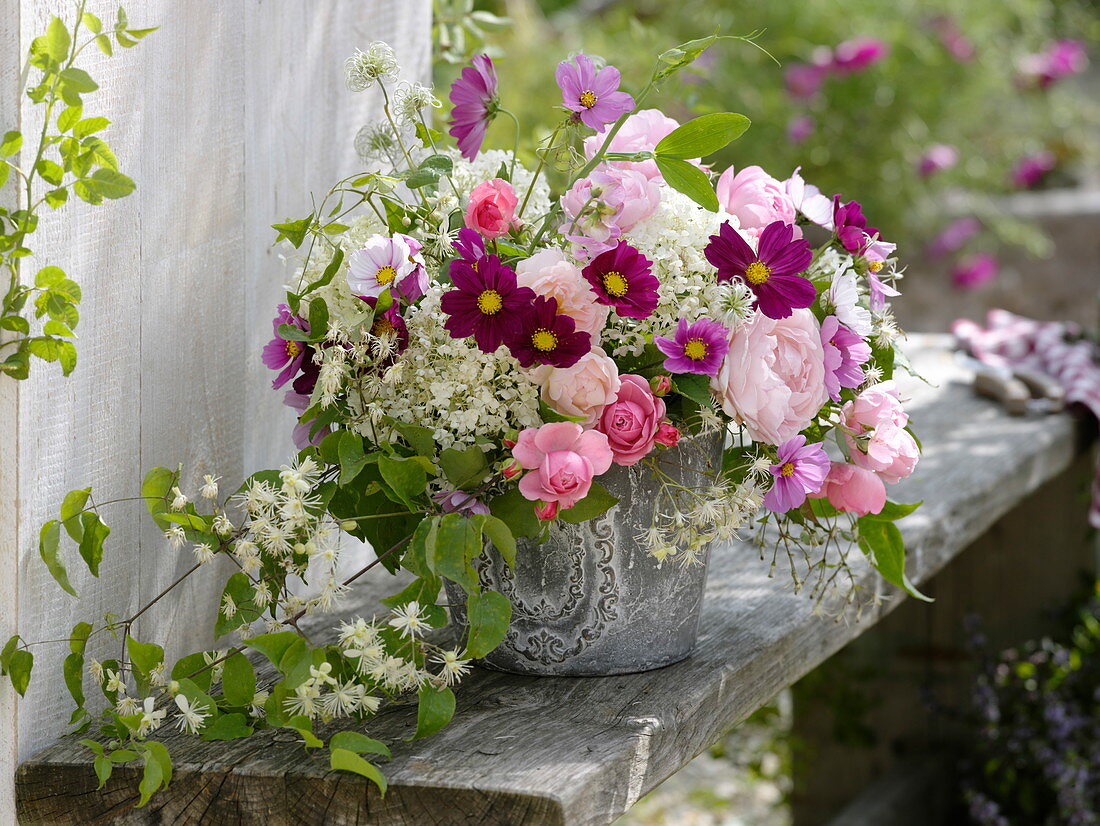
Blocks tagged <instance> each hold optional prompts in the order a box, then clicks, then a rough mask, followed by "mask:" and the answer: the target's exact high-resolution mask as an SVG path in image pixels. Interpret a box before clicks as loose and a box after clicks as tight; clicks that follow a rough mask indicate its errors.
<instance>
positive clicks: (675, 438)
mask: <svg viewBox="0 0 1100 826" xmlns="http://www.w3.org/2000/svg"><path fill="white" fill-rule="evenodd" d="M654 441H655V442H657V444H659V445H664V446H665V447H676V443H677V442H679V441H680V431H679V430H677V429H676V428H675V427H673V426H672V425H670V424H669V423H668V422H661V424H660V426H659V427H658V428H657V436H656V437H655V438H654Z"/></svg>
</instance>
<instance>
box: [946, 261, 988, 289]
mask: <svg viewBox="0 0 1100 826" xmlns="http://www.w3.org/2000/svg"><path fill="white" fill-rule="evenodd" d="M998 271H999V267H998V266H997V259H996V258H994V257H993V256H992V255H990V254H989V253H988V252H980V253H977V254H976V255H971V256H970V257H968V258H964V259H963V260H962V261H960V262H959V263H958V264H956V265H955V267H954V269H952V270H951V282H952V283H953V284H954V285H955V286H956V287H957V288H958V289H960V290H974V289H977V288H978V287H981V286H982V285H983V284H988V283H989V282H990V281H992V280H993V279H995V278H996V277H997V272H998Z"/></svg>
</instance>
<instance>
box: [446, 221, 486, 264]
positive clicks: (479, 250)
mask: <svg viewBox="0 0 1100 826" xmlns="http://www.w3.org/2000/svg"><path fill="white" fill-rule="evenodd" d="M451 246H452V247H454V248H455V252H457V253H458V255H459V258H460V259H461V260H463V261H465V262H466V263H467V264H476V263H477V262H478V261H480V260H481V259H482V258H483V257H484V256H485V239H484V238H482V237H481V236H480V235H479V234H478V233H477V231H476V230H472V229H470V228H469V227H463V228H462V229H460V230H459V231H458V239H457V240H455V241H452V242H451Z"/></svg>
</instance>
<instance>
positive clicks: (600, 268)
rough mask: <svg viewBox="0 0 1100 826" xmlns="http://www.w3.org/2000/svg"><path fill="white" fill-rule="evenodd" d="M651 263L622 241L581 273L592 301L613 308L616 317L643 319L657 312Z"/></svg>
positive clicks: (657, 283)
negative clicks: (589, 290)
mask: <svg viewBox="0 0 1100 826" xmlns="http://www.w3.org/2000/svg"><path fill="white" fill-rule="evenodd" d="M652 265H653V262H652V261H650V260H649V259H648V258H646V257H645V256H644V255H642V254H641V253H640V252H638V250H636V249H635V248H634V247H632V246H630V244H628V243H626V241H620V242H619V243H618V244H617V245H616V246H615V248H614V249H610V250H608V251H607V252H601V253H600V254H599V255H597V256H596V257H595V258H593V259H592V263H590V264H589V265H588V266H586V267H585V268H584V269H583V270H582V271H581V272H582V274H583V275H584V277H585V279H586V280H587V281H588V283H589V284H591V285H592V292H594V293H595V294H596V302H597V303H598V304H605V305H607V306H609V307H614V308H615V312H616V313H617V314H618V315H621V316H624V317H626V318H637V319H639V320H640V319H644V318H649V317H650V316H651V315H653V311H654V310H655V309H657V288H658V287H659V286H660V282H659V281H658V280H657V277H656V276H655V275H653V271H652V269H651V267H652Z"/></svg>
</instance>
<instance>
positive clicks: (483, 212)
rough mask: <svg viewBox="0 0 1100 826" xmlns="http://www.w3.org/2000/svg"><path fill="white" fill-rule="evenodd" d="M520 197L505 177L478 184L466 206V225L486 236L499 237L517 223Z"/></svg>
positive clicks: (490, 237)
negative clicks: (517, 208) (517, 207)
mask: <svg viewBox="0 0 1100 826" xmlns="http://www.w3.org/2000/svg"><path fill="white" fill-rule="evenodd" d="M518 204H519V198H517V197H516V192H515V190H514V189H512V185H511V184H510V183H508V182H507V181H506V180H504V179H503V178H493V180H491V181H485V183H481V184H478V185H477V186H475V187H474V190H473V192H471V193H470V203H469V204H468V205H467V207H466V226H467V227H469V228H470V229H472V230H474V231H475V232H477V233H479V234H481V235H482V236H484V237H485V238H489V239H493V238H499V237H500V236H502V235H504V234H506V233H507V232H508V230H509V229H511V228H512V226H514V225H515V223H516V206H517V205H518Z"/></svg>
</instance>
